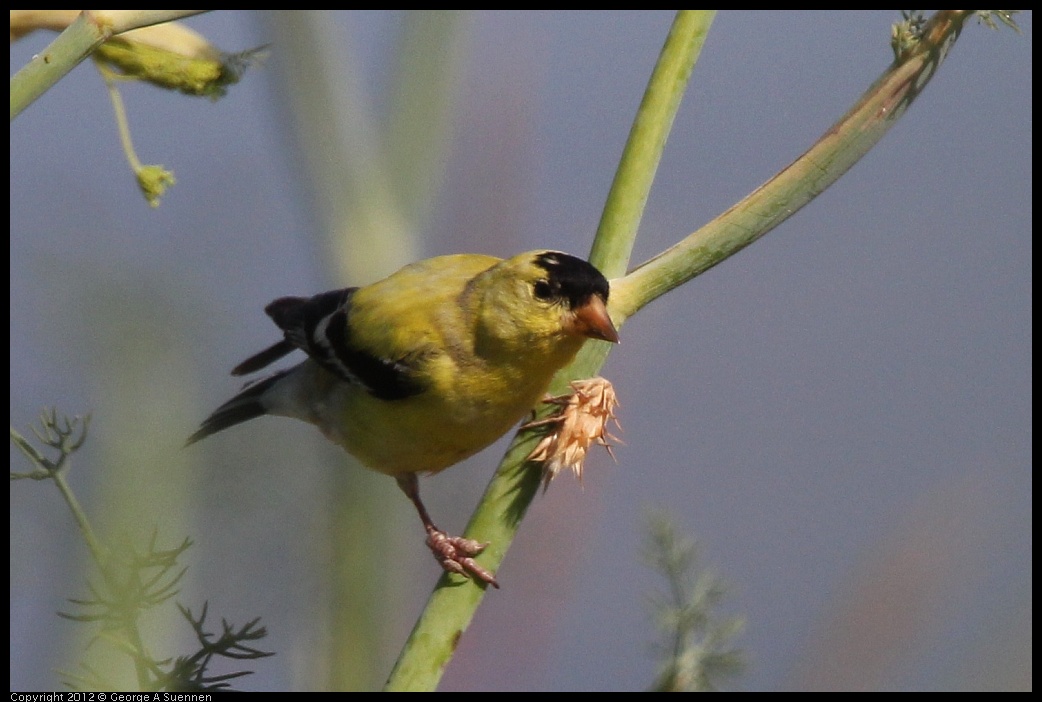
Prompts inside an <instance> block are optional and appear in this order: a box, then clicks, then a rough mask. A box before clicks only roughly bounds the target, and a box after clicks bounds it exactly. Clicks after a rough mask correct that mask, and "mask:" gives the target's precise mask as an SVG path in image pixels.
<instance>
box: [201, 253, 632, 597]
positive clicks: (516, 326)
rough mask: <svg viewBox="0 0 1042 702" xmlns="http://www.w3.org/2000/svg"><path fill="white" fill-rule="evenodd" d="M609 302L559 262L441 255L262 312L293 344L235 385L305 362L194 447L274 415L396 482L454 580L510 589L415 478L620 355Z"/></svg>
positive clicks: (239, 400) (210, 424)
mask: <svg viewBox="0 0 1042 702" xmlns="http://www.w3.org/2000/svg"><path fill="white" fill-rule="evenodd" d="M607 301H608V281H607V280H606V279H605V278H604V276H603V275H601V273H600V271H598V270H597V269H596V268H594V267H593V266H592V265H590V264H589V263H587V262H586V261H583V260H582V259H579V258H576V257H574V256H570V255H568V254H565V253H560V252H557V251H531V252H528V253H523V254H519V255H517V256H514V257H513V258H509V259H505V260H504V259H499V258H495V257H492V256H482V255H476V254H460V255H453V256H438V257H436V258H431V259H428V260H426V261H421V262H419V263H414V264H411V265H408V266H406V267H405V268H402V269H401V270H399V271H398V272H397V273H394V274H393V275H391V276H389V277H388V278H385V279H384V280H381V281H379V282H376V283H373V284H372V285H367V286H365V287H362V288H346V289H343V290H334V291H332V292H327V293H323V294H321V295H315V296H314V297H311V298H306V297H283V298H280V299H278V300H275V301H274V302H272V303H271V304H269V305H268V306H267V307H266V308H265V310H264V311H265V312H266V313H267V314H268V316H269V317H271V319H272V321H274V322H275V324H276V325H278V327H279V328H280V329H281V330H282V332H283V334H284V338H283V339H282V341H279V342H278V343H276V344H274V345H273V346H271V347H269V348H267V349H265V350H264V351H261V352H260V353H258V354H256V355H255V356H251V357H250V358H248V359H246V360H245V361H243V362H242V363H240V364H239V365H238V366H237V367H236V368H235V369H234V370H233V371H232V374H233V375H246V374H249V373H253V372H255V371H258V370H260V369H261V368H264V367H265V366H267V365H268V364H270V363H272V362H274V361H276V360H278V359H280V358H282V357H283V356H285V355H287V354H289V353H290V352H292V351H294V350H297V349H300V350H302V351H304V352H305V353H306V354H307V355H308V358H307V359H306V360H304V361H303V362H301V363H300V364H298V365H296V366H294V367H292V368H289V369H287V370H282V371H278V372H277V373H275V374H274V375H271V376H269V377H267V378H264V379H261V380H257V381H255V382H253V383H252V384H250V385H248V386H247V387H246V388H245V389H244V390H243V391H242V392H240V393H239V394H238V395H236V396H235V397H233V398H232V399H231V400H229V401H228V402H226V403H224V404H223V405H221V406H220V407H218V408H217V410H216V411H214V413H213V414H211V415H210V417H209V418H207V419H206V421H204V422H203V423H202V426H201V427H200V428H199V430H198V431H196V432H195V433H194V434H192V436H191V437H189V439H188V444H192V443H195V442H196V441H199V440H200V439H202V438H205V437H207V436H209V435H210V434H214V433H216V432H219V431H222V430H224V429H227V428H228V427H230V426H233V425H235V424H239V423H240V422H245V421H246V420H249V419H253V418H254V417H259V416H261V415H265V414H271V415H279V416H284V417H293V418H296V419H301V420H303V421H305V422H310V423H311V424H314V425H315V426H317V427H318V428H319V429H320V430H321V431H322V433H323V434H325V436H326V437H327V438H328V439H330V440H331V441H333V442H335V443H337V444H339V445H340V446H342V447H343V448H344V449H345V450H347V452H348V453H350V454H352V455H353V456H355V457H356V458H357V459H358V460H359V461H360V462H361V463H362V464H363V465H365V466H367V467H369V468H372V469H373V470H376V471H379V472H381V473H385V474H387V475H391V476H394V478H395V479H396V480H397V481H398V485H399V487H401V489H402V491H403V492H404V493H405V494H406V496H408V497H409V499H410V500H411V501H412V502H413V504H414V505H415V506H416V509H417V511H418V512H419V515H420V519H421V520H422V521H423V525H424V528H425V529H426V531H427V545H428V547H429V548H430V549H431V551H432V552H433V553H434V555H435V558H436V559H437V560H438V562H439V563H441V565H442V567H443V568H444V569H445V570H447V571H450V572H455V573H460V574H463V575H470V576H473V577H476V578H478V579H479V580H482V581H484V582H486V583H489V584H490V585H493V586H495V587H499V585H498V583H497V582H496V579H495V577H494V576H493V575H492V574H491V573H489V572H488V571H487V570H485V569H484V568H482V567H481V566H480V565H478V564H477V563H476V562H475V561H474V558H473V557H474V556H477V555H478V554H479V553H481V551H482V550H484V548H485V547H486V546H487V545H488V544H482V543H479V542H477V541H474V540H471V539H464V538H461V537H453V536H449V535H448V534H446V533H445V532H444V531H442V530H440V529H438V528H437V527H436V526H435V525H434V523H433V521H432V520H431V518H430V515H429V514H428V513H427V509H426V508H425V507H424V505H423V502H422V501H421V500H420V494H419V485H418V482H417V479H416V475H417V473H420V472H428V473H437V472H439V471H441V470H443V469H445V468H448V467H449V466H451V465H453V464H455V463H458V462H459V461H461V460H463V459H464V458H467V457H468V456H471V455H473V454H475V453H477V452H478V451H480V450H481V449H483V448H485V447H486V446H488V445H489V444H491V443H492V442H493V441H495V440H496V439H498V438H499V437H500V436H502V435H503V434H505V433H506V432H507V431H508V430H509V429H510V428H511V427H512V426H514V425H515V424H517V423H518V422H519V421H520V420H521V418H522V417H523V416H524V415H525V413H526V412H528V411H529V410H531V409H532V407H533V405H535V403H536V402H537V401H539V399H540V398H542V397H543V396H544V394H545V392H546V390H547V387H548V386H549V384H550V380H551V379H552V378H553V375H554V373H556V372H557V371H558V370H559V369H561V368H562V367H563V366H564V365H566V364H567V363H568V362H569V361H571V360H572V358H573V357H574V356H575V354H576V353H577V352H578V351H579V348H580V347H581V346H582V345H583V343H584V342H585V341H586V340H587V339H600V340H603V341H608V342H613V343H614V342H618V340H619V335H618V332H617V331H616V329H615V326H614V325H613V324H612V321H611V318H610V317H609V316H608V311H607V309H606V303H607Z"/></svg>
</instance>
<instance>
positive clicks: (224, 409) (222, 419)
mask: <svg viewBox="0 0 1042 702" xmlns="http://www.w3.org/2000/svg"><path fill="white" fill-rule="evenodd" d="M292 370H293V369H292V368H289V369H287V370H284V371H281V372H279V373H276V374H275V375H273V376H270V377H268V378H265V379H264V380H260V381H258V382H256V383H253V384H251V385H250V386H248V387H247V388H246V389H245V390H243V391H242V392H240V393H239V394H238V395H236V396H235V397H233V398H232V399H230V400H228V401H227V402H225V403H224V404H223V405H221V406H220V407H218V408H217V409H215V410H214V412H213V414H211V415H210V416H209V417H207V418H206V420H205V421H204V422H203V423H202V425H201V426H200V427H199V429H198V430H197V431H196V432H195V433H194V434H192V435H191V436H189V437H188V441H186V442H185V446H190V445H191V444H194V443H195V442H196V441H199V440H200V439H205V438H206V437H208V436H210V434H216V433H217V432H219V431H224V430H225V429H227V428H228V427H231V426H235V425H236V424H241V423H242V422H245V421H247V420H250V419H254V418H255V417H260V416H262V415H265V414H267V413H268V408H267V407H265V405H264V402H263V400H262V397H263V395H264V394H265V393H266V392H267V391H268V390H270V389H271V387H272V386H273V385H274V384H275V383H277V382H278V381H279V380H281V379H282V378H284V377H285V376H286V374H287V373H289V372H290V371H292Z"/></svg>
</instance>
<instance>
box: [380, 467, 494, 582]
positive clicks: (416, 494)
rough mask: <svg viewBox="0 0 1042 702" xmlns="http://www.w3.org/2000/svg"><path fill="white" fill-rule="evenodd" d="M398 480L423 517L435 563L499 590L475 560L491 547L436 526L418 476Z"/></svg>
mask: <svg viewBox="0 0 1042 702" xmlns="http://www.w3.org/2000/svg"><path fill="white" fill-rule="evenodd" d="M395 479H396V480H397V481H398V487H400V488H401V489H402V492H404V493H405V496H406V497H408V498H409V499H410V500H412V503H413V504H414V505H416V511H417V512H419V513H420V520H421V521H422V522H423V527H424V529H426V530H427V548H429V549H430V550H431V553H433V554H434V559H435V560H436V561H438V563H440V564H441V567H442V568H444V569H445V570H447V571H448V572H450V573H459V574H460V575H469V576H472V577H474V578H477V579H478V580H480V581H482V582H485V583H488V584H489V585H491V586H492V587H494V588H498V587H499V583H498V582H496V576H494V575H492V573H490V572H489V571H487V570H486V569H484V568H482V567H481V566H480V565H478V564H477V562H476V561H475V560H474V556H476V555H478V554H479V553H481V552H482V551H484V550H485V547H486V546H488V544H487V543H484V544H483V543H481V542H480V541H475V540H474V539H465V538H463V537H462V536H449V535H448V534H447V533H445V532H444V531H442V530H441V529H439V528H438V527H436V526H434V522H433V521H432V520H431V515H430V514H428V513H427V508H426V507H424V506H423V500H421V499H420V483H419V480H417V478H416V474H415V473H405V474H402V475H397V476H395Z"/></svg>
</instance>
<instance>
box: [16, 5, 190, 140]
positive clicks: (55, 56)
mask: <svg viewBox="0 0 1042 702" xmlns="http://www.w3.org/2000/svg"><path fill="white" fill-rule="evenodd" d="M200 12H206V10H84V11H83V12H82V13H80V16H79V17H77V18H76V19H75V20H74V21H73V23H72V24H70V25H69V26H68V28H67V29H66V30H65V31H63V32H62V33H61V34H59V35H58V36H57V37H56V38H55V40H54V41H52V42H51V43H50V44H49V45H48V46H47V48H46V49H44V50H43V51H41V52H40V53H38V54H36V55H35V56H33V58H32V60H31V61H30V62H29V63H27V64H26V65H25V66H23V67H22V68H21V69H20V70H19V71H18V72H17V73H16V74H14V76H12V77H11V120H14V118H15V117H17V116H18V115H19V114H21V113H22V111H23V110H24V109H25V108H26V107H28V106H29V105H31V104H32V103H33V101H35V100H36V98H38V97H40V96H41V95H43V94H44V93H45V92H47V90H49V89H50V88H51V86H53V85H54V84H55V83H57V82H58V81H59V80H61V78H62V77H63V76H64V75H65V74H66V73H68V72H69V71H71V70H72V69H73V68H75V67H76V66H77V65H79V63H80V62H81V61H83V59H85V58H87V57H88V56H90V55H91V54H92V53H93V52H94V50H95V49H97V48H98V47H99V46H101V45H102V44H103V43H104V42H105V41H107V40H109V39H111V38H112V37H114V36H116V35H117V34H122V33H123V32H128V31H130V30H131V29H140V28H141V27H148V26H151V25H153V24H161V23H163V22H170V21H172V20H176V19H180V18H182V17H188V16H190V15H195V14H198V13H200Z"/></svg>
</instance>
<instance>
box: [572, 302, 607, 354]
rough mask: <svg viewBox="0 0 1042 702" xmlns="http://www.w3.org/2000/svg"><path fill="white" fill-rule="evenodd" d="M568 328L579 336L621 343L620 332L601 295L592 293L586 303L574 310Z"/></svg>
mask: <svg viewBox="0 0 1042 702" xmlns="http://www.w3.org/2000/svg"><path fill="white" fill-rule="evenodd" d="M568 330H569V331H570V332H572V333H573V334H576V335H578V336H585V337H589V338H590V339H600V340H602V341H610V342H611V343H613V344H617V343H619V332H618V331H616V329H615V325H614V324H612V321H611V317H609V316H608V308H607V307H605V306H604V300H602V299H601V297H600V295H591V296H590V299H589V301H588V302H586V304H584V305H582V306H581V307H577V308H575V309H574V310H572V319H571V320H570V324H568Z"/></svg>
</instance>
